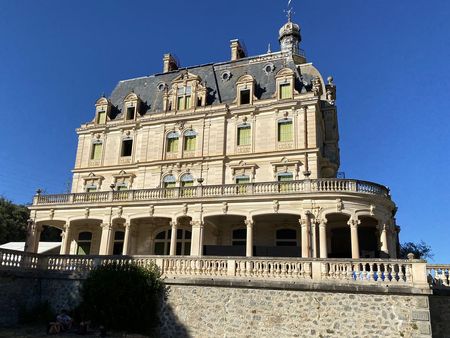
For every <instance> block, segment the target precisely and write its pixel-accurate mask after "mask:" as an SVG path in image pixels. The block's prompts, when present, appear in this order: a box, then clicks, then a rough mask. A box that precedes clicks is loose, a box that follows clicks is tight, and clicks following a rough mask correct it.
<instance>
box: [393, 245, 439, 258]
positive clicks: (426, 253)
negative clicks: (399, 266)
mask: <svg viewBox="0 0 450 338" xmlns="http://www.w3.org/2000/svg"><path fill="white" fill-rule="evenodd" d="M409 253H412V254H414V258H416V259H427V258H429V259H432V258H433V256H434V254H433V253H432V251H431V247H430V246H429V245H428V244H427V243H425V242H424V241H420V242H419V243H413V242H406V243H402V244H401V245H400V258H404V259H406V258H408V254H409Z"/></svg>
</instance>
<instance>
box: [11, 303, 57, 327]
mask: <svg viewBox="0 0 450 338" xmlns="http://www.w3.org/2000/svg"><path fill="white" fill-rule="evenodd" d="M55 318H56V316H55V312H54V311H53V309H52V307H51V306H50V304H49V303H48V302H39V303H37V304H35V305H34V306H32V307H26V306H21V307H20V309H19V323H20V324H47V323H48V322H50V321H54V320H55Z"/></svg>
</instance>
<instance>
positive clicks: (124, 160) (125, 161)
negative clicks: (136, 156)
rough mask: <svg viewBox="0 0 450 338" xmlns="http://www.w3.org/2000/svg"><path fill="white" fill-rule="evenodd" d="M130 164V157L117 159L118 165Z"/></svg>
mask: <svg viewBox="0 0 450 338" xmlns="http://www.w3.org/2000/svg"><path fill="white" fill-rule="evenodd" d="M130 163H131V156H126V157H121V158H119V164H130Z"/></svg>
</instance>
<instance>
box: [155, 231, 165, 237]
mask: <svg viewBox="0 0 450 338" xmlns="http://www.w3.org/2000/svg"><path fill="white" fill-rule="evenodd" d="M165 238H166V232H165V231H161V232H160V233H158V234H157V235H156V237H155V239H165Z"/></svg>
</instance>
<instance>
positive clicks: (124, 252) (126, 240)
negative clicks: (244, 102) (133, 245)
mask: <svg viewBox="0 0 450 338" xmlns="http://www.w3.org/2000/svg"><path fill="white" fill-rule="evenodd" d="M123 226H124V227H125V235H124V238H123V249H122V255H129V254H130V223H129V222H127V223H125V224H124V225H123Z"/></svg>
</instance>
